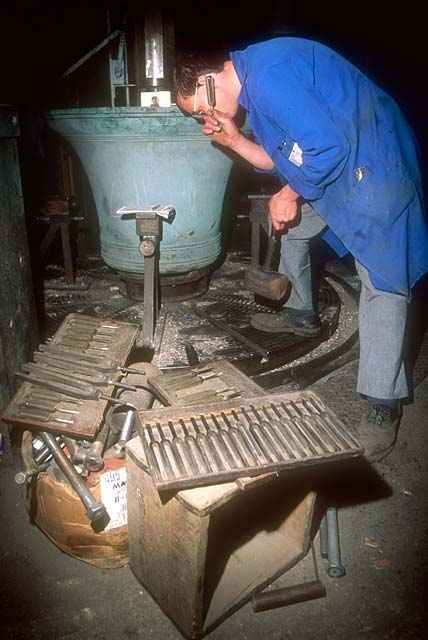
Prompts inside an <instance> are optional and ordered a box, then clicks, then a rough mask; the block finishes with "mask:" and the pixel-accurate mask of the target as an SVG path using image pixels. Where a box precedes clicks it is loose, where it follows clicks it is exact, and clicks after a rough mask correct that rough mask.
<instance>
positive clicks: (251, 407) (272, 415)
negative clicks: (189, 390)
mask: <svg viewBox="0 0 428 640" xmlns="http://www.w3.org/2000/svg"><path fill="white" fill-rule="evenodd" d="M139 417H140V422H141V426H140V435H141V438H142V443H143V446H144V450H145V453H146V456H147V461H148V464H149V467H150V472H151V474H152V478H153V482H154V484H155V486H156V488H157V489H158V490H160V489H162V490H163V489H183V488H186V487H192V486H201V485H206V484H213V483H217V482H224V481H227V480H233V479H235V478H238V477H239V476H254V475H258V474H260V473H265V472H267V471H280V470H283V469H289V468H295V467H302V466H307V465H314V464H320V463H325V462H331V461H333V460H338V459H342V458H350V457H354V456H359V455H361V454H362V453H363V449H362V447H361V446H360V445H359V443H358V442H357V441H356V440H355V439H354V438H353V437H352V436H351V435H350V434H349V432H348V430H347V428H346V427H345V425H344V424H343V423H342V422H341V421H340V420H339V418H338V417H337V416H336V415H334V414H333V412H332V411H330V410H329V409H328V408H327V407H326V406H325V404H324V403H323V402H322V401H321V400H320V399H319V398H318V397H317V396H316V395H315V394H313V393H309V392H297V393H287V394H277V395H265V396H258V397H253V398H245V399H235V400H229V401H225V402H220V403H211V404H205V405H197V406H191V407H180V408H178V407H166V408H162V409H157V410H152V411H144V412H140V413H139Z"/></svg>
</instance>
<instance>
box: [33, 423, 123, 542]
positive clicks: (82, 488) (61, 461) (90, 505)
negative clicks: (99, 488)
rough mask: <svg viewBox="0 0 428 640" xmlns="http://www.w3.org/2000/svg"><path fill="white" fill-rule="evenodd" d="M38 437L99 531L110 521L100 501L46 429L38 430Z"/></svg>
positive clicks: (95, 528) (93, 525)
mask: <svg viewBox="0 0 428 640" xmlns="http://www.w3.org/2000/svg"><path fill="white" fill-rule="evenodd" d="M39 435H40V438H41V440H43V442H44V443H45V445H46V446H47V447H48V448H49V449H50V451H51V453H52V456H53V458H54V460H55V462H56V463H57V465H58V467H59V468H60V469H61V471H62V472H63V474H64V475H65V477H66V478H67V480H68V482H69V483H70V485H71V486H72V488H73V489H74V491H75V492H76V493H77V495H78V496H79V498H80V500H81V501H82V503H83V505H84V507H85V508H86V516H87V518H88V519H89V520H90V521H91V524H92V527H93V528H94V530H97V531H101V530H102V529H104V528H105V527H106V525H107V524H108V523H109V522H110V516H109V515H108V513H107V510H106V508H105V506H104V505H103V504H102V502H98V501H97V500H96V499H95V497H94V496H93V495H92V493H91V491H90V490H89V487H88V485H87V484H86V482H85V480H84V479H83V478H82V477H81V476H79V474H78V473H77V472H76V470H75V468H74V466H73V465H72V463H71V462H70V460H69V459H68V458H67V457H66V456H65V455H64V453H63V452H62V450H61V447H60V446H59V444H58V442H57V441H56V440H55V438H54V437H53V436H52V435H51V434H50V433H47V432H46V431H42V432H40V434H39Z"/></svg>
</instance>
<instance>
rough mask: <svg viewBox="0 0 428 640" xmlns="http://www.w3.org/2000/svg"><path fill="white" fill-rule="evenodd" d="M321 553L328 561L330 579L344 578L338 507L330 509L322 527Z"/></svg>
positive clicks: (322, 522)
mask: <svg viewBox="0 0 428 640" xmlns="http://www.w3.org/2000/svg"><path fill="white" fill-rule="evenodd" d="M320 553H321V557H322V558H325V559H328V567H327V574H328V575H329V576H330V578H342V577H343V576H344V575H345V573H346V570H345V567H344V566H343V564H342V559H341V552H340V539H339V521H338V516H337V509H336V507H329V508H328V509H327V511H326V514H325V516H324V518H323V519H322V521H321V525H320Z"/></svg>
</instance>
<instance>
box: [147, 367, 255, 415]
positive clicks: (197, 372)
mask: <svg viewBox="0 0 428 640" xmlns="http://www.w3.org/2000/svg"><path fill="white" fill-rule="evenodd" d="M204 376H207V377H204ZM148 383H149V385H150V386H151V387H153V390H154V391H155V392H156V395H157V396H158V397H159V398H160V399H161V400H162V402H163V403H164V404H168V405H171V406H183V407H184V406H189V405H194V404H202V403H207V402H222V401H224V400H230V399H232V398H246V397H247V398H248V397H254V396H261V395H263V393H264V391H263V389H262V388H261V387H259V385H258V384H256V383H255V382H253V381H252V380H251V378H249V377H248V376H246V375H245V374H244V373H242V372H241V371H240V370H239V369H237V367H235V366H234V365H233V364H232V363H231V362H229V361H228V360H215V361H214V362H210V363H207V364H206V365H198V366H195V367H191V368H189V369H185V370H183V371H180V372H178V371H174V372H171V373H164V374H162V375H159V376H155V377H151V378H149V379H148Z"/></svg>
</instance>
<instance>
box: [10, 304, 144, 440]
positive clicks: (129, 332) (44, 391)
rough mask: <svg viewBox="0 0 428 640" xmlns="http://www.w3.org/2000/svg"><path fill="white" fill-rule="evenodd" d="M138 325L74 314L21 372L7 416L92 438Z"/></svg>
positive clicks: (35, 427) (27, 425)
mask: <svg viewBox="0 0 428 640" xmlns="http://www.w3.org/2000/svg"><path fill="white" fill-rule="evenodd" d="M138 331H139V327H138V325H134V324H130V323H127V322H119V321H117V320H113V319H110V318H97V317H93V316H89V315H83V314H80V313H71V314H69V315H68V316H67V317H66V318H65V319H64V321H63V322H62V324H61V326H60V327H59V329H58V331H57V332H56V333H55V335H54V337H53V338H52V340H51V341H50V342H49V343H47V344H46V345H40V347H39V351H36V352H35V353H34V355H33V359H34V363H26V364H23V365H22V367H21V371H19V372H17V373H16V375H17V377H18V378H20V379H21V380H24V382H23V384H22V385H21V387H20V388H19V389H18V391H17V393H16V394H15V396H14V397H13V398H12V400H11V402H10V403H9V405H8V407H7V408H6V411H5V414H4V415H3V416H2V419H3V420H4V421H5V422H10V423H12V424H16V425H21V426H23V427H25V428H26V429H33V430H37V431H48V432H54V433H57V434H60V435H64V434H65V435H69V436H71V437H73V438H82V439H88V440H92V439H93V438H94V437H95V435H96V432H97V430H98V427H99V425H100V422H101V419H102V416H103V413H104V410H105V407H106V405H107V403H108V399H109V398H110V397H111V396H112V395H113V393H114V391H115V388H116V387H117V386H120V383H118V381H119V380H120V378H121V376H122V375H123V373H122V372H121V370H120V367H121V366H123V365H124V364H125V362H126V359H127V357H128V355H129V352H130V350H131V348H132V346H133V344H134V341H135V338H136V336H137V334H138Z"/></svg>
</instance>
